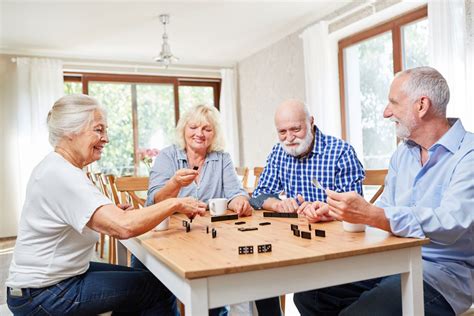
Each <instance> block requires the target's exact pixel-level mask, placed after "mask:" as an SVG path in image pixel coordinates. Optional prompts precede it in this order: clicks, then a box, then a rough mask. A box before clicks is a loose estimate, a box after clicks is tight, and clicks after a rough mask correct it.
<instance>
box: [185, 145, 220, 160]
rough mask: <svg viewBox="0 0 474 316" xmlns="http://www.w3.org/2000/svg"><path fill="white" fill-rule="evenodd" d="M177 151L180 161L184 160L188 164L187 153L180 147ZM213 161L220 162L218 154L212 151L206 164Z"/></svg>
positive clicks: (207, 157) (208, 154)
mask: <svg viewBox="0 0 474 316" xmlns="http://www.w3.org/2000/svg"><path fill="white" fill-rule="evenodd" d="M176 151H177V156H178V160H184V161H186V162H187V161H188V156H186V151H185V150H184V149H182V148H179V147H178V148H177V150H176ZM211 160H219V156H218V154H217V152H215V151H211V152H210V153H207V155H206V160H205V162H208V161H211Z"/></svg>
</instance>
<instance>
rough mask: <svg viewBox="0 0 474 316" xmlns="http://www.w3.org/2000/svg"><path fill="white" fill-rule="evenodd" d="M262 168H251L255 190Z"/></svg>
mask: <svg viewBox="0 0 474 316" xmlns="http://www.w3.org/2000/svg"><path fill="white" fill-rule="evenodd" d="M262 172H263V167H255V168H253V175H254V176H255V181H254V183H253V187H254V188H256V187H257V185H258V180H260V176H261V175H262Z"/></svg>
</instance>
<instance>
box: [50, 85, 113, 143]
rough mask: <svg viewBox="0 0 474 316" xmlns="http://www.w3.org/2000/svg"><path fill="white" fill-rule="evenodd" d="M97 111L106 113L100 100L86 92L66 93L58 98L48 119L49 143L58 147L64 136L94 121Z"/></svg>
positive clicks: (77, 131)
mask: <svg viewBox="0 0 474 316" xmlns="http://www.w3.org/2000/svg"><path fill="white" fill-rule="evenodd" d="M96 111H100V112H101V113H102V114H103V115H104V116H105V115H106V112H105V109H104V108H102V107H101V106H100V104H99V102H97V100H96V99H94V98H93V97H90V96H88V95H85V94H71V95H66V96H63V97H62V98H60V99H59V100H57V101H56V102H55V103H54V105H53V108H52V109H51V110H50V111H49V113H48V118H47V119H46V122H47V124H48V131H49V143H50V144H51V145H52V146H53V147H56V145H57V144H58V143H59V141H60V140H61V139H62V138H63V137H65V136H67V135H71V134H77V133H79V132H80V131H82V130H83V129H84V128H85V127H87V126H88V125H89V124H90V123H91V122H92V120H93V118H94V112H96Z"/></svg>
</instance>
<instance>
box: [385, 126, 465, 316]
mask: <svg viewBox="0 0 474 316" xmlns="http://www.w3.org/2000/svg"><path fill="white" fill-rule="evenodd" d="M450 124H451V128H450V129H449V130H448V132H446V134H444V135H443V137H441V139H439V140H438V141H437V142H436V143H435V144H434V145H433V146H431V147H430V148H429V149H428V155H429V158H428V160H427V161H426V162H425V164H424V165H423V166H422V165H421V153H420V147H419V145H417V144H415V143H414V142H411V141H407V142H405V143H402V144H401V145H400V146H399V148H398V149H397V151H396V152H395V153H394V155H393V156H392V159H391V161H390V167H389V171H388V175H387V178H386V181H385V185H386V186H385V190H384V192H383V194H382V196H381V199H380V201H379V202H378V203H377V206H379V207H382V208H383V209H384V211H385V216H386V217H387V218H388V220H389V221H390V227H391V229H392V232H393V233H394V234H395V235H397V236H403V237H417V238H424V237H427V238H430V240H431V242H430V243H429V244H428V245H426V246H423V247H422V257H423V278H424V280H425V281H426V282H427V283H428V284H430V285H431V286H432V287H434V288H435V289H436V290H438V291H439V292H440V293H441V294H442V295H443V296H444V298H445V299H446V300H447V301H448V303H449V304H450V305H451V307H452V308H453V310H454V311H455V312H456V314H459V313H462V312H463V311H465V310H467V309H468V308H469V307H470V306H471V304H472V302H473V301H474V134H473V133H469V132H466V130H465V129H464V127H463V125H462V123H461V121H460V120H456V119H450Z"/></svg>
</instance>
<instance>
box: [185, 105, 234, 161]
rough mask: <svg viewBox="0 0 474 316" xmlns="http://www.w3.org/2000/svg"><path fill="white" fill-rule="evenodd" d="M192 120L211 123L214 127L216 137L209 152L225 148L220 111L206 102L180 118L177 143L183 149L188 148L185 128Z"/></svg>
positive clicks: (199, 122) (197, 122)
mask: <svg viewBox="0 0 474 316" xmlns="http://www.w3.org/2000/svg"><path fill="white" fill-rule="evenodd" d="M190 121H192V122H195V123H196V124H199V125H201V124H210V125H211V126H212V128H213V129H214V139H213V140H212V143H211V146H209V149H208V152H212V151H223V150H224V147H225V143H224V136H223V135H222V127H221V123H220V113H219V111H218V110H217V109H216V108H215V107H213V106H208V105H204V104H200V105H196V106H193V107H192V108H190V109H189V110H188V111H186V112H185V113H184V114H183V115H182V116H181V117H180V118H179V121H178V125H177V126H176V145H178V146H179V147H181V149H186V140H185V138H184V129H185V127H186V124H188V123H189V122H190Z"/></svg>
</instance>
